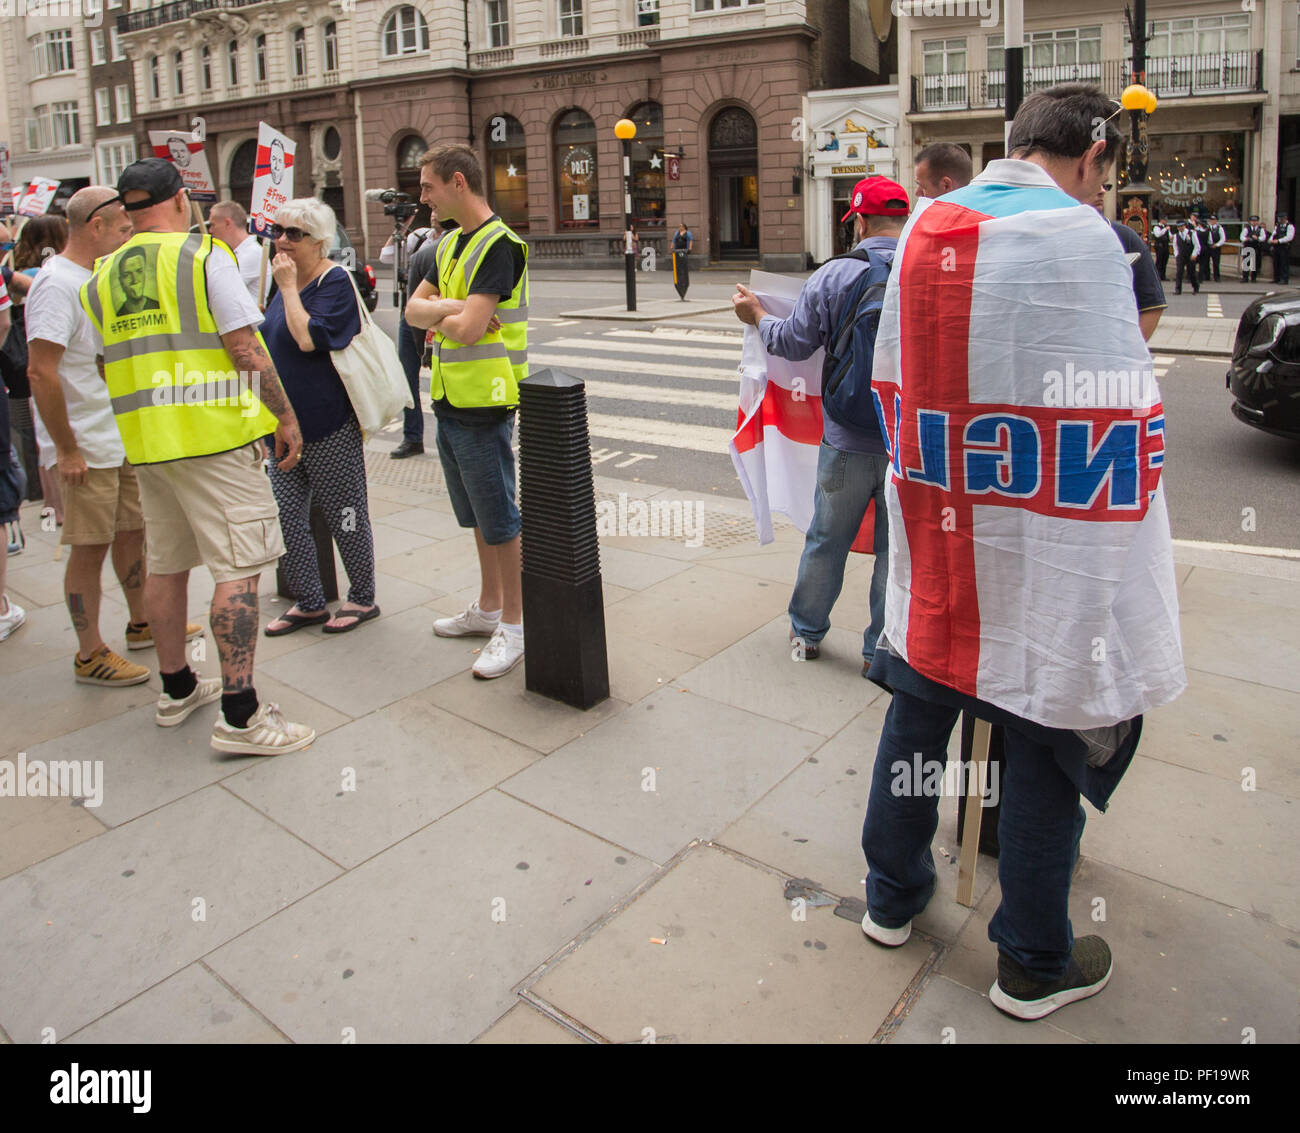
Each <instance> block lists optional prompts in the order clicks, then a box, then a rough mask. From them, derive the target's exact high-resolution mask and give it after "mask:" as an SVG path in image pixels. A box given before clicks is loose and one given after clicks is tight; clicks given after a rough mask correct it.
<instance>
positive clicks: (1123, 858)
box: [1081, 755, 1300, 931]
mask: <svg viewBox="0 0 1300 1133" xmlns="http://www.w3.org/2000/svg"><path fill="white" fill-rule="evenodd" d="M1296 810H1297V804H1296V803H1295V802H1293V801H1292V800H1290V799H1288V798H1284V797H1282V796H1279V795H1274V794H1272V793H1271V792H1269V791H1268V790H1266V789H1257V790H1254V791H1245V790H1242V785H1241V780H1240V779H1239V780H1237V781H1236V782H1233V781H1231V780H1225V779H1221V778H1219V777H1217V776H1214V775H1207V774H1205V773H1204V772H1201V771H1190V770H1188V769H1186V768H1183V767H1178V766H1175V765H1174V764H1171V763H1162V762H1160V761H1158V760H1155V759H1146V758H1144V757H1143V756H1141V755H1139V756H1138V757H1137V758H1136V759H1135V760H1134V761H1133V765H1132V766H1131V767H1130V768H1129V769H1128V771H1127V773H1126V774H1125V775H1124V780H1123V782H1122V783H1121V784H1120V786H1119V789H1118V790H1116V792H1115V794H1114V795H1113V796H1112V797H1111V801H1110V808H1109V809H1108V810H1107V812H1106V814H1105V815H1104V816H1098V815H1096V814H1095V812H1091V811H1090V812H1089V815H1088V824H1087V826H1085V827H1084V831H1083V845H1082V848H1081V852H1082V853H1083V854H1084V855H1085V856H1087V857H1090V858H1093V859H1095V860H1097V861H1099V862H1107V863H1109V864H1111V865H1114V866H1118V867H1121V868H1123V869H1131V870H1135V871H1137V872H1139V873H1142V874H1144V875H1145V876H1148V877H1152V878H1155V879H1156V880H1158V881H1160V882H1162V883H1164V884H1166V885H1171V886H1176V887H1177V888H1179V889H1185V890H1187V891H1189V892H1191V893H1197V894H1200V895H1201V896H1203V897H1209V898H1211V899H1212V900H1215V901H1220V902H1222V903H1223V904H1225V905H1228V906H1231V907H1233V908H1237V909H1242V910H1245V911H1246V912H1249V913H1253V914H1255V915H1256V916H1261V917H1264V918H1266V919H1270V920H1272V921H1274V922H1275V923H1278V924H1282V925H1286V926H1288V927H1290V928H1291V929H1292V930H1293V931H1300V858H1297V856H1296V852H1295V834H1296Z"/></svg>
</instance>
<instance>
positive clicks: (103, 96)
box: [95, 87, 113, 126]
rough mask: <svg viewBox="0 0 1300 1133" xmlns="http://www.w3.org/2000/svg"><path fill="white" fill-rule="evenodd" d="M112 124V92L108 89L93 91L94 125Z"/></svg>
mask: <svg viewBox="0 0 1300 1133" xmlns="http://www.w3.org/2000/svg"><path fill="white" fill-rule="evenodd" d="M112 124H113V92H112V91H111V90H109V89H108V87H99V88H97V89H96V90H95V125H96V126H111V125H112Z"/></svg>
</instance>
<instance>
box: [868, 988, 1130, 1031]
mask: <svg viewBox="0 0 1300 1133" xmlns="http://www.w3.org/2000/svg"><path fill="white" fill-rule="evenodd" d="M990 982H991V981H990ZM1103 994H1107V993H1103ZM1056 1019H1062V1020H1064V1021H1065V1022H1067V1023H1068V1022H1069V1012H1068V1011H1063V1012H1060V1013H1058V1014H1056V1015H1053V1016H1052V1017H1051V1018H1050V1019H1040V1020H1038V1021H1037V1022H1034V1023H1025V1022H1022V1021H1021V1020H1019V1019H1012V1018H1011V1017H1010V1016H1008V1015H1003V1014H1002V1012H1001V1011H998V1010H997V1009H996V1008H994V1007H993V1006H992V1005H991V1004H990V1003H989V998H988V996H987V995H981V994H980V993H979V992H976V991H972V990H971V989H970V988H968V987H963V986H962V985H961V984H959V983H956V982H954V981H953V980H950V979H948V978H947V977H946V976H934V977H932V978H931V979H930V980H929V982H928V983H927V984H926V985H925V987H924V988H923V989H922V991H921V995H920V997H919V998H918V999H917V1001H916V1003H915V1004H914V1005H913V1006H912V1009H911V1010H910V1011H909V1012H908V1013H907V1017H906V1018H905V1019H904V1020H903V1021H902V1023H901V1024H899V1027H898V1029H897V1030H896V1031H894V1033H893V1034H891V1035H890V1036H889V1039H888V1041H889V1042H890V1043H891V1044H897V1045H899V1046H912V1045H920V1044H923V1043H937V1044H940V1045H942V1044H945V1043H957V1044H959V1045H962V1044H966V1045H969V1044H971V1043H997V1044H998V1045H999V1046H1002V1045H1006V1046H1028V1045H1034V1046H1037V1045H1039V1044H1048V1045H1059V1044H1065V1043H1081V1042H1083V1041H1084V1040H1083V1039H1081V1038H1079V1037H1078V1036H1077V1035H1072V1034H1070V1032H1069V1031H1066V1030H1062V1029H1061V1028H1060V1027H1059V1026H1057V1025H1056V1024H1055V1023H1054V1022H1053V1020H1056Z"/></svg>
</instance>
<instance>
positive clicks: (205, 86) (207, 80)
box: [199, 43, 212, 90]
mask: <svg viewBox="0 0 1300 1133" xmlns="http://www.w3.org/2000/svg"><path fill="white" fill-rule="evenodd" d="M211 89H212V48H210V47H209V46H208V45H207V44H206V43H205V44H204V45H203V46H202V47H200V48H199V90H211Z"/></svg>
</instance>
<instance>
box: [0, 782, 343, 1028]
mask: <svg viewBox="0 0 1300 1133" xmlns="http://www.w3.org/2000/svg"><path fill="white" fill-rule="evenodd" d="M338 872H339V870H338V867H337V866H335V865H333V864H331V863H330V862H328V861H326V860H325V859H324V858H323V857H321V856H320V855H319V854H318V853H316V852H315V851H314V850H312V849H311V848H310V847H308V846H305V845H303V843H302V842H300V841H299V840H298V839H297V838H294V837H293V836H292V835H290V834H287V833H286V832H285V831H283V830H281V829H279V828H278V827H277V826H275V824H274V823H272V822H269V821H268V820H267V819H265V818H263V817H262V816H261V815H259V814H257V813H256V812H255V811H254V810H253V809H252V808H251V807H249V806H247V805H246V804H245V803H243V802H241V801H239V800H238V799H236V798H235V797H234V796H233V795H231V794H229V792H227V791H224V790H222V789H221V788H220V787H208V788H205V789H204V790H202V791H199V792H197V793H195V794H192V795H189V796H187V797H185V798H183V799H180V800H178V801H177V802H175V803H172V804H171V805H170V806H168V807H164V808H163V809H162V810H159V811H156V812H154V813H153V814H151V815H149V816H148V817H146V818H143V819H139V820H137V821H136V822H133V823H128V824H127V825H126V826H122V827H119V828H118V829H116V830H110V831H107V832H106V833H104V834H102V835H100V836H99V837H98V838H94V839H91V840H90V841H89V842H85V843H82V844H81V845H79V846H74V847H73V848H72V849H70V850H65V851H64V852H63V853H61V854H59V855H58V856H57V857H54V858H50V859H48V860H47V861H43V862H40V863H38V864H37V865H34V866H31V867H29V868H28V869H25V870H23V872H22V873H18V874H15V875H13V876H12V877H8V878H5V879H4V880H3V881H0V942H2V944H3V949H4V954H5V964H4V965H3V966H2V967H0V1025H3V1026H4V1028H5V1030H6V1031H8V1032H9V1034H10V1035H11V1036H12V1037H13V1039H14V1040H15V1041H16V1042H39V1041H40V1037H41V1031H42V1028H45V1027H53V1028H54V1031H55V1034H56V1035H57V1036H60V1037H61V1036H63V1035H67V1034H71V1033H72V1032H73V1031H75V1030H78V1029H80V1028H81V1027H83V1026H85V1025H86V1024H87V1023H89V1022H91V1021H92V1020H94V1019H98V1018H99V1017H100V1016H101V1015H104V1014H106V1013H107V1012H108V1011H110V1010H112V1009H113V1008H114V1007H117V1006H119V1005H120V1004H122V1003H125V1002H126V1001H127V1000H129V999H131V998H133V997H134V996H136V995H138V994H139V993H140V992H142V991H144V990H145V989H146V988H149V987H152V986H153V985H154V984H156V983H158V982H160V981H161V980H163V979H165V978H166V977H167V976H170V975H172V974H173V973H174V972H176V971H177V970H179V969H180V968H183V967H184V966H185V965H187V964H190V963H192V962H193V961H194V960H197V959H198V958H199V957H200V956H202V955H203V954H204V953H206V952H208V951H210V950H211V949H213V948H215V947H216V946H218V945H220V944H222V943H224V942H225V941H227V940H229V939H231V938H232V937H234V936H237V935H238V934H239V933H241V932H244V931H245V930H246V929H248V928H249V927H251V926H252V925H255V924H257V923H258V922H259V921H261V920H263V919H264V918H266V917H268V916H270V915H271V914H273V913H274V912H276V911H277V910H278V909H281V908H283V907H284V906H285V905H287V904H289V903H290V902H292V901H295V900H297V899H298V898H299V897H301V896H303V894H305V893H308V892H310V891H311V890H313V889H315V888H317V887H318V886H320V885H322V884H324V883H325V882H326V881H328V880H329V879H330V878H332V877H334V876H336V875H337V874H338ZM251 878H255V879H256V884H250V879H251ZM196 898H202V899H203V901H204V902H205V917H206V919H204V920H195V919H194V913H195V906H194V904H193V902H194V900H195V899H196Z"/></svg>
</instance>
